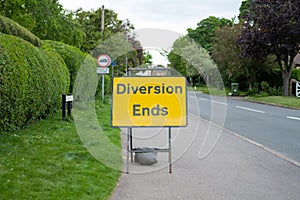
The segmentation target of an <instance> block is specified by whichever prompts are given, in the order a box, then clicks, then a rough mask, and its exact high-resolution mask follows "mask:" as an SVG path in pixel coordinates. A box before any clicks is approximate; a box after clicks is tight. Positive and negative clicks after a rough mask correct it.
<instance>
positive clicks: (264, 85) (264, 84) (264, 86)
mask: <svg viewBox="0 0 300 200" xmlns="http://www.w3.org/2000/svg"><path fill="white" fill-rule="evenodd" d="M260 87H261V89H262V91H264V92H268V90H269V87H270V85H269V83H268V82H266V81H262V82H261V83H260Z"/></svg>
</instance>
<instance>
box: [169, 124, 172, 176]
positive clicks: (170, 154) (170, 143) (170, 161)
mask: <svg viewBox="0 0 300 200" xmlns="http://www.w3.org/2000/svg"><path fill="white" fill-rule="evenodd" d="M171 137H172V135H171V127H169V173H172V148H171V146H172V138H171Z"/></svg>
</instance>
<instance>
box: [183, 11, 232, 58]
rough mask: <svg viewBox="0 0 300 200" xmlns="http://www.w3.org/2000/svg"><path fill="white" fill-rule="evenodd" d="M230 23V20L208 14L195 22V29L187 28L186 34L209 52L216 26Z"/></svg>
mask: <svg viewBox="0 0 300 200" xmlns="http://www.w3.org/2000/svg"><path fill="white" fill-rule="evenodd" d="M232 24H233V21H232V20H229V19H225V18H217V17H214V16H210V17H208V18H206V19H203V20H202V21H200V22H199V23H198V24H197V28H196V29H191V28H189V29H187V31H188V36H189V37H190V38H192V39H193V40H194V41H195V42H197V43H198V44H199V45H201V46H202V47H203V48H205V49H206V50H208V51H209V52H211V50H212V38H213V37H214V36H215V30H216V29H217V28H220V27H223V26H228V25H232Z"/></svg>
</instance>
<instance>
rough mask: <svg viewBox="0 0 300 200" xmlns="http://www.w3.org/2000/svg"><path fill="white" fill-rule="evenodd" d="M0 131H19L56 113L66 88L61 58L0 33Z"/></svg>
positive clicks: (65, 71)
mask: <svg viewBox="0 0 300 200" xmlns="http://www.w3.org/2000/svg"><path fill="white" fill-rule="evenodd" d="M0 44H1V45H0V95H1V96H0V110H1V112H0V131H10V130H15V129H19V128H20V127H23V126H24V125H26V124H28V123H29V122H31V121H33V120H35V119H37V118H39V117H44V116H47V115H49V114H52V113H53V112H55V111H57V109H59V107H60V102H61V94H62V93H65V92H66V91H67V88H68V86H69V73H68V69H67V67H66V66H65V64H64V62H63V60H62V59H61V57H60V56H59V55H58V54H56V53H54V52H51V51H48V50H41V49H39V48H37V47H34V46H33V45H31V44H30V43H28V42H26V41H24V40H23V39H20V38H16V37H15V36H10V35H6V34H1V33H0Z"/></svg>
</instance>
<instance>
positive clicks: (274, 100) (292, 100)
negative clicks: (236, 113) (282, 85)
mask: <svg viewBox="0 0 300 200" xmlns="http://www.w3.org/2000/svg"><path fill="white" fill-rule="evenodd" d="M247 100H249V101H258V102H263V103H268V104H273V105H282V106H288V107H291V108H300V98H297V97H283V96H267V97H247Z"/></svg>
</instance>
